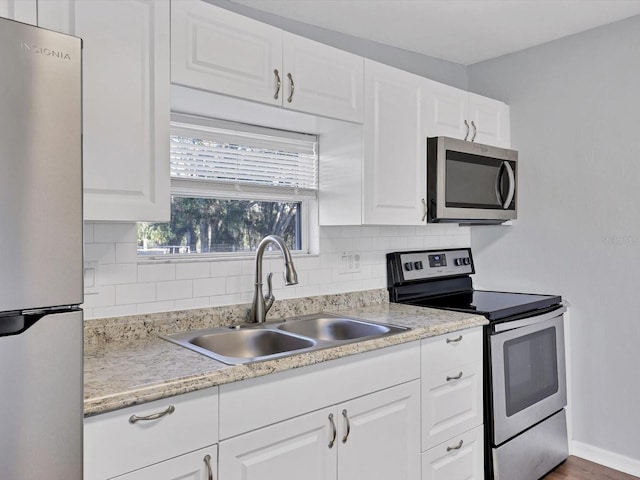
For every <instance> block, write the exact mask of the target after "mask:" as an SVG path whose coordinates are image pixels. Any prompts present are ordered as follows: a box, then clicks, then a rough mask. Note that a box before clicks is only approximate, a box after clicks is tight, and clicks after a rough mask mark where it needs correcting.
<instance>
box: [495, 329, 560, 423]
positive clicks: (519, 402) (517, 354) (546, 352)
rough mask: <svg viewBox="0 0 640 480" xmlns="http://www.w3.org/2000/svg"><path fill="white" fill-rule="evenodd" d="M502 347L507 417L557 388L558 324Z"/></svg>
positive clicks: (547, 395) (506, 343) (518, 338)
mask: <svg viewBox="0 0 640 480" xmlns="http://www.w3.org/2000/svg"><path fill="white" fill-rule="evenodd" d="M503 349H504V352H503V353H504V375H505V399H506V413H507V417H510V416H512V415H514V414H515V413H518V412H519V411H521V410H524V409H525V408H527V407H529V406H531V405H534V404H535V403H537V402H539V401H540V400H542V399H544V398H547V397H549V396H551V395H553V394H555V393H556V392H557V391H558V357H557V353H556V329H555V328H553V327H552V328H547V329H544V330H540V331H537V332H534V333H531V334H529V335H525V336H522V337H517V338H514V339H513V340H508V341H506V342H504V344H503Z"/></svg>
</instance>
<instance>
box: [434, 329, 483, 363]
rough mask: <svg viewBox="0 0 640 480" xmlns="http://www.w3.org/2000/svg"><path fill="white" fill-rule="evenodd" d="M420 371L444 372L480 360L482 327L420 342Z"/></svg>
mask: <svg viewBox="0 0 640 480" xmlns="http://www.w3.org/2000/svg"><path fill="white" fill-rule="evenodd" d="M421 358H422V371H423V372H433V371H445V370H449V369H451V368H454V367H459V366H462V365H466V364H467V363H472V362H477V361H481V360H482V327H477V328H471V329H468V330H461V331H459V332H453V333H449V334H447V335H440V336H438V337H434V338H428V339H425V340H423V341H422V353H421Z"/></svg>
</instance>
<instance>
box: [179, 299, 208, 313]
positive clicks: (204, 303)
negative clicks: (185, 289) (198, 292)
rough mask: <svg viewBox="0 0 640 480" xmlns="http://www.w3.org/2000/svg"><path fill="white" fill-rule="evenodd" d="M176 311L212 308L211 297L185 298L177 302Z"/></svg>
mask: <svg viewBox="0 0 640 480" xmlns="http://www.w3.org/2000/svg"><path fill="white" fill-rule="evenodd" d="M175 305H176V310H189V309H192V308H207V307H210V306H211V300H210V299H209V297H198V298H184V299H179V300H176V301H175Z"/></svg>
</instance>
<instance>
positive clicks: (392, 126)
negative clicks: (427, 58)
mask: <svg viewBox="0 0 640 480" xmlns="http://www.w3.org/2000/svg"><path fill="white" fill-rule="evenodd" d="M423 81H424V79H423V78H421V77H418V76H417V75H413V74H411V73H407V72H404V71H402V70H398V69H397V68H393V67H389V66H387V65H383V64H381V63H377V62H373V61H369V60H365V105H366V108H365V112H366V118H365V122H364V164H363V223H364V224H374V225H375V224H377V225H421V224H422V223H423V219H422V216H423V212H424V209H423V203H422V202H424V201H425V195H426V189H427V172H426V170H427V168H426V165H427V162H426V137H425V135H424V132H423V129H422V128H421V86H422V82H423Z"/></svg>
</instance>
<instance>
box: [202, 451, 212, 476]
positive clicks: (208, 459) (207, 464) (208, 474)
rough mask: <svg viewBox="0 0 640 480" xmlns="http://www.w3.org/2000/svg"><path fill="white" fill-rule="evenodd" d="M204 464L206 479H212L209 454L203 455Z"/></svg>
mask: <svg viewBox="0 0 640 480" xmlns="http://www.w3.org/2000/svg"><path fill="white" fill-rule="evenodd" d="M204 464H205V465H206V466H207V480H213V468H211V455H205V456H204Z"/></svg>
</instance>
